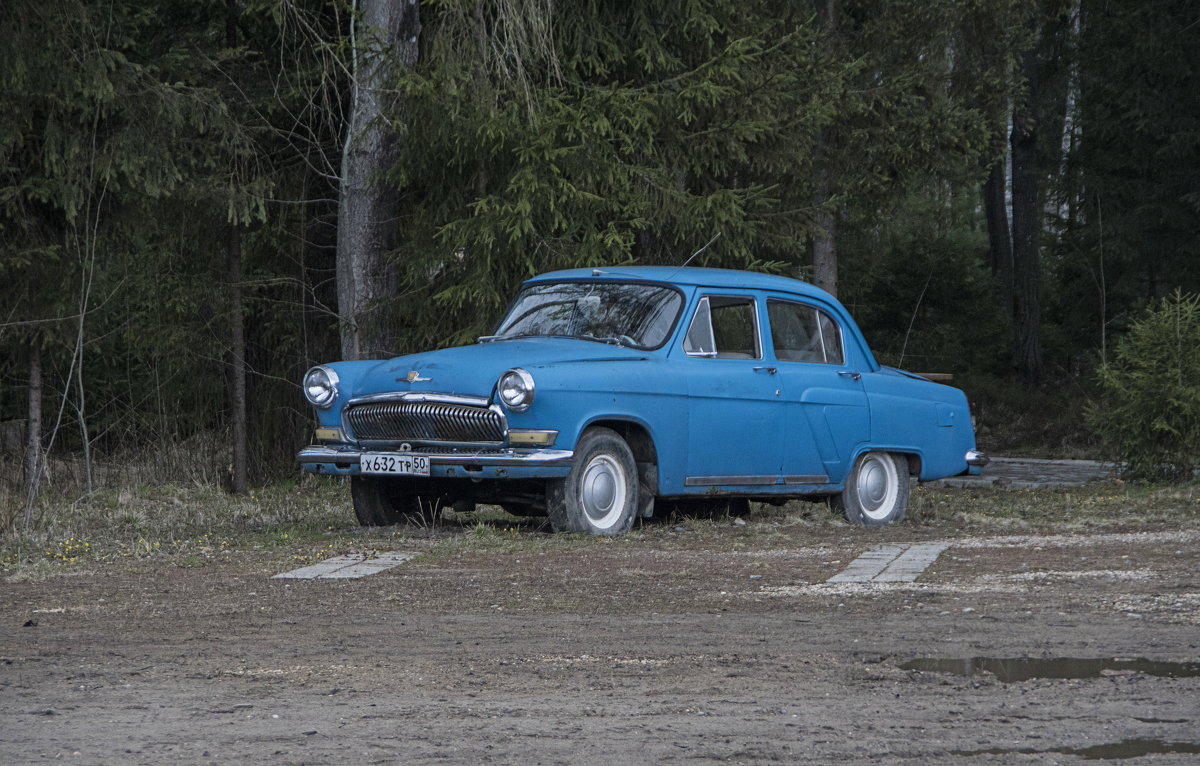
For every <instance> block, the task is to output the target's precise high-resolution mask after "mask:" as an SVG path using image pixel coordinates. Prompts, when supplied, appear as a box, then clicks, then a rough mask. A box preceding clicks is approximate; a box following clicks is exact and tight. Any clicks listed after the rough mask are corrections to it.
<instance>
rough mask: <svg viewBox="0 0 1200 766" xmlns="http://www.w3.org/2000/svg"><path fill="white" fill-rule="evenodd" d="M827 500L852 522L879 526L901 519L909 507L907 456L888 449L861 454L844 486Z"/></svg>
mask: <svg viewBox="0 0 1200 766" xmlns="http://www.w3.org/2000/svg"><path fill="white" fill-rule="evenodd" d="M829 504H830V505H831V506H832V507H833V509H834V510H835V511H838V512H839V513H841V514H843V515H844V516H845V517H846V520H847V521H849V522H850V523H851V524H859V525H862V526H864V527H880V526H883V525H884V524H891V523H892V522H894V521H900V520H901V519H903V518H904V512H905V511H906V510H907V509H908V458H906V457H904V456H903V455H895V454H892V453H890V452H867V453H866V454H864V455H861V456H860V457H859V458H858V460H856V461H855V463H854V468H853V469H852V470H851V471H850V475H849V476H847V477H846V488H845V489H844V490H843V491H842V492H841V494H838V495H834V496H832V497H831V498H830V499H829Z"/></svg>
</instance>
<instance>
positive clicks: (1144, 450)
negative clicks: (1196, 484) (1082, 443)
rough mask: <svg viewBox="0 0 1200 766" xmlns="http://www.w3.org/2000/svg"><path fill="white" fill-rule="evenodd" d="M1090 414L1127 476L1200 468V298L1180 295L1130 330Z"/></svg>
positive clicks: (1104, 372) (1180, 477)
mask: <svg viewBox="0 0 1200 766" xmlns="http://www.w3.org/2000/svg"><path fill="white" fill-rule="evenodd" d="M1100 386H1101V389H1102V392H1103V393H1102V400H1101V403H1100V404H1099V405H1098V406H1095V407H1093V408H1092V409H1091V411H1090V412H1089V413H1088V415H1089V421H1090V423H1091V426H1092V428H1093V429H1095V431H1096V433H1097V435H1099V436H1100V438H1101V440H1102V442H1103V443H1104V446H1105V449H1106V450H1107V451H1108V453H1109V454H1110V455H1111V456H1112V457H1114V458H1117V459H1119V460H1124V461H1125V462H1126V464H1127V467H1126V475H1127V476H1128V477H1130V478H1135V479H1147V480H1152V481H1162V480H1166V481H1184V480H1187V479H1190V478H1192V476H1193V475H1194V472H1195V471H1196V470H1197V468H1200V295H1184V294H1183V293H1182V292H1181V291H1179V290H1176V291H1175V294H1174V295H1172V296H1170V297H1169V298H1165V299H1163V301H1162V303H1160V304H1159V305H1158V306H1157V307H1156V308H1152V309H1150V310H1149V311H1148V312H1147V313H1146V314H1145V316H1143V317H1142V318H1141V319H1138V320H1137V321H1136V322H1134V323H1133V325H1132V326H1131V327H1130V329H1129V332H1128V334H1126V335H1125V337H1124V338H1122V339H1121V341H1120V342H1119V343H1118V344H1117V347H1116V349H1115V351H1114V358H1113V360H1112V361H1111V362H1110V363H1109V364H1106V365H1104V366H1103V367H1102V368H1101V369H1100Z"/></svg>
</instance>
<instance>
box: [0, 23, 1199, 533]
mask: <svg viewBox="0 0 1200 766" xmlns="http://www.w3.org/2000/svg"><path fill="white" fill-rule="evenodd" d="M6 16H7V17H8V21H6V23H5V24H4V25H0V114H3V115H4V119H3V120H0V159H2V160H3V162H2V164H0V469H3V470H2V471H0V475H2V478H0V485H3V491H4V492H6V493H10V496H14V495H15V494H17V493H20V495H21V497H22V505H26V503H25V498H26V497H28V498H29V500H28V505H27V507H26V517H27V518H28V515H29V508H30V507H31V506H32V503H33V500H34V498H36V497H37V496H38V495H39V493H42V492H45V491H46V490H47V488H55V489H56V490H57V491H58V492H59V493H64V492H65V493H73V494H74V495H75V496H78V497H81V498H86V497H87V496H89V495H90V494H91V493H92V492H93V491H94V490H95V489H96V488H97V487H99V486H110V487H111V486H114V485H119V484H121V483H132V482H147V481H177V482H189V481H195V482H208V483H211V484H214V485H220V486H223V487H225V488H226V489H228V490H230V491H233V492H245V491H246V490H247V488H248V487H249V486H253V485H255V484H262V483H265V482H269V481H273V480H277V479H279V478H281V477H286V476H294V475H295V474H296V472H297V470H298V469H297V468H296V466H295V463H294V454H295V450H296V449H297V448H298V447H300V446H302V445H303V444H305V443H307V439H308V436H309V434H310V429H311V420H310V414H309V412H308V407H307V405H306V404H305V402H304V399H303V396H302V395H301V393H300V391H299V386H298V383H299V380H300V378H301V376H302V375H303V373H304V371H305V370H306V369H307V368H308V367H309V366H310V365H312V364H314V363H319V362H325V361H331V360H335V359H338V358H364V357H372V356H379V355H383V354H399V353H406V352H413V351H418V350H422V349H426V348H430V347H435V346H440V345H445V344H461V343H466V342H470V341H471V340H472V339H473V338H475V337H476V336H479V335H483V334H486V333H487V332H488V331H489V330H490V329H491V327H492V324H493V323H494V322H495V321H496V320H497V319H498V317H499V315H500V313H501V312H502V311H503V309H504V308H505V306H506V303H507V300H508V299H509V297H510V296H511V295H512V294H513V292H514V290H515V288H516V286H517V285H518V283H519V282H520V281H521V280H522V279H524V278H526V277H529V276H531V275H533V274H536V273H539V272H542V271H546V270H549V269H555V268H563V267H571V266H604V265H616V264H631V263H639V264H681V263H683V262H684V261H685V260H686V259H687V258H688V257H689V256H690V255H691V254H692V253H693V252H695V251H696V250H697V249H699V248H700V247H701V246H702V245H704V244H705V243H707V242H709V241H710V240H711V239H712V238H713V237H714V236H715V235H716V234H717V233H720V235H721V236H720V238H719V239H717V240H716V241H715V242H713V243H712V245H711V246H710V247H708V248H707V249H705V250H704V252H703V253H702V254H701V255H699V256H698V257H697V259H696V260H695V261H694V264H696V265H705V266H718V267H729V268H743V269H755V270H761V271H768V272H774V273H781V274H787V275H791V276H798V277H802V278H805V279H808V280H811V281H814V282H815V283H817V284H818V285H821V286H823V287H825V288H826V289H829V290H831V291H834V292H836V294H837V295H838V296H839V297H840V298H841V300H842V301H843V302H844V303H846V304H847V305H848V307H849V308H850V310H851V312H852V313H853V314H854V315H855V317H856V318H857V319H858V321H859V323H860V325H861V326H862V328H863V330H864V331H865V333H866V335H867V337H868V340H869V341H870V342H871V344H872V346H873V348H874V350H875V352H876V354H877V356H878V357H879V358H880V359H881V361H883V362H884V363H887V364H895V365H903V366H904V367H906V368H908V369H912V370H916V371H920V372H940V373H951V374H953V375H954V376H955V377H954V380H955V384H956V385H959V386H961V387H963V388H965V389H967V390H968V392H969V393H970V395H971V397H972V399H974V400H975V401H976V404H977V406H978V414H979V418H980V439H981V443H982V444H983V445H984V446H985V447H987V448H989V449H993V450H997V451H1001V452H1004V451H1009V450H1017V449H1020V450H1024V451H1027V452H1029V451H1032V452H1035V453H1037V454H1042V455H1045V456H1081V455H1094V454H1096V442H1095V439H1094V437H1093V435H1092V434H1091V432H1090V431H1089V430H1088V428H1087V425H1086V422H1085V418H1084V417H1083V415H1084V411H1085V409H1086V408H1087V407H1088V406H1089V403H1093V402H1094V394H1095V391H1096V385H1097V380H1098V373H1099V371H1100V370H1101V369H1103V366H1104V364H1105V362H1106V361H1108V359H1109V357H1110V356H1111V354H1112V349H1113V346H1114V342H1115V341H1116V339H1118V338H1120V337H1121V336H1122V334H1123V333H1124V332H1125V331H1126V330H1127V328H1128V327H1129V325H1130V323H1131V322H1132V321H1133V320H1134V319H1136V318H1137V317H1138V316H1140V315H1141V314H1142V313H1143V311H1144V310H1145V309H1146V308H1147V307H1148V306H1152V305H1154V304H1155V303H1156V302H1157V301H1159V300H1161V299H1162V298H1164V297H1166V296H1169V295H1171V294H1172V293H1174V292H1175V291H1176V290H1182V291H1183V292H1185V293H1187V292H1196V291H1198V290H1200V262H1198V260H1197V249H1198V246H1200V241H1198V238H1197V234H1198V232H1200V227H1198V213H1200V183H1198V181H1200V98H1198V97H1197V93H1198V92H1200V88H1198V87H1197V86H1198V83H1200V81H1198V79H1197V74H1200V12H1198V11H1197V9H1196V7H1195V4H1194V3H1192V2H1190V1H1189V0H1144V1H1143V0H891V1H889V2H878V1H877V0H815V1H809V2H801V1H799V0H737V1H736V2H735V1H734V0H575V1H574V2H572V1H569V0H421V2H420V3H417V2H415V0H332V1H330V0H276V1H274V2H270V1H268V0H197V1H195V2H188V3H177V2H169V1H168V0H139V1H138V2H132V0H99V1H96V2H92V1H87V0H48V1H47V0H36V1H35V0H10V2H9V3H7V13H6ZM22 476H23V477H24V482H25V484H24V488H23V489H22V488H21V487H22V485H21V478H20V477H22ZM0 515H2V514H0ZM13 521H14V517H13V515H12V514H10V515H9V516H8V517H7V518H0V522H2V524H0V526H7V525H8V524H9V523H12V522H13Z"/></svg>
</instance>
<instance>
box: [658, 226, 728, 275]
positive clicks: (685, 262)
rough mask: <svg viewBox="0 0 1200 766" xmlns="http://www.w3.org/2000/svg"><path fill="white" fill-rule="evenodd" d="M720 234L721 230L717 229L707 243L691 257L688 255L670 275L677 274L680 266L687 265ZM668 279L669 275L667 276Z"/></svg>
mask: <svg viewBox="0 0 1200 766" xmlns="http://www.w3.org/2000/svg"><path fill="white" fill-rule="evenodd" d="M720 236H721V232H719V231H718V232H717V233H716V234H715V235H713V238H712V239H710V240H709V241H708V242H707V243H706V244H705V245H704V247H702V248H700V249H699V250H697V251H696V252H694V253H692V255H691V257H689V258H688V259H687V260H686V261H684V262H683V263H681V264H680V265H679V268H678V269H675V271H673V272H671V276H672V277H673V276H675V274H677V273H678V272H679V269H682V268H684V267H685V266H687V265H688V264H689V263H691V262H692V261H693V260H695V258H696V256H697V255H700V253H703V252H704V251H705V250H707V249H708V246H709V245H711V244H712V243H714V242H716V241H717V240H718V239H719V238H720ZM668 279H670V277H668Z"/></svg>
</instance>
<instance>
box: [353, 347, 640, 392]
mask: <svg viewBox="0 0 1200 766" xmlns="http://www.w3.org/2000/svg"><path fill="white" fill-rule="evenodd" d="M646 358H648V357H647V352H646V351H643V350H639V349H632V348H624V347H621V346H614V345H609V344H605V343H597V342H594V341H585V340H578V339H575V338H529V339H521V340H506V341H492V342H489V343H479V344H476V345H472V346H460V347H458V348H445V349H440V350H437V351H427V352H423V353H419V354H410V355H408V356H399V357H396V358H395V359H389V360H387V361H384V362H379V363H377V364H375V365H373V366H370V367H368V368H366V369H364V370H362V372H361V373H360V375H359V376H358V379H357V380H356V381H355V384H354V387H353V388H354V390H353V393H352V396H367V395H371V394H382V393H392V392H397V391H399V392H406V391H412V392H437V393H444V394H456V395H459V396H481V397H490V396H491V395H492V391H493V389H494V388H495V386H496V381H497V380H498V379H499V378H500V376H501V375H502V374H504V372H505V371H507V370H511V369H512V368H514V367H522V368H524V369H526V370H530V371H531V372H532V371H534V370H536V369H540V368H546V367H551V366H556V365H561V364H579V363H589V362H634V361H639V360H644V359H646Z"/></svg>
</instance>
